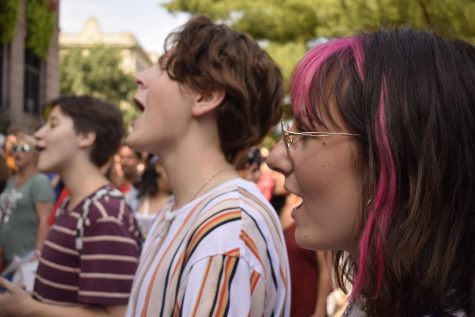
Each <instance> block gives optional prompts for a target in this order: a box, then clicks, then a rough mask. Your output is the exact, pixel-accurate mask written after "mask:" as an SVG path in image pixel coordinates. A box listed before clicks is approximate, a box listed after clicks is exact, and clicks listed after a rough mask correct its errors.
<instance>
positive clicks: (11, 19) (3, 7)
mask: <svg viewBox="0 0 475 317" xmlns="http://www.w3.org/2000/svg"><path fill="white" fill-rule="evenodd" d="M19 8H20V1H19V0H2V1H1V2H0V44H6V43H9V42H10V41H11V40H12V39H13V36H14V35H15V26H16V22H17V18H18V11H19Z"/></svg>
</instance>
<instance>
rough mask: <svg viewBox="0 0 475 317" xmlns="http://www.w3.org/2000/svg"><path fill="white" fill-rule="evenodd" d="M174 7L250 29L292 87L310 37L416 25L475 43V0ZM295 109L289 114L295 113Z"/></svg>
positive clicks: (320, 0) (228, 2) (183, 1)
mask: <svg viewBox="0 0 475 317" xmlns="http://www.w3.org/2000/svg"><path fill="white" fill-rule="evenodd" d="M162 5H163V6H164V7H165V8H167V9H168V10H169V11H170V12H178V11H182V12H188V13H191V14H205V15H208V16H209V17H210V18H212V19H213V20H216V21H224V22H225V23H227V24H229V25H230V26H231V27H232V28H234V29H236V30H239V31H242V32H246V33H249V34H250V35H252V36H253V37H254V38H256V39H258V40H263V41H262V42H263V43H266V45H263V46H264V47H265V49H266V50H267V51H268V52H269V54H270V55H271V56H272V57H273V58H274V60H275V61H276V63H277V64H278V65H279V66H280V67H281V69H282V74H283V75H284V79H285V81H286V91H287V92H288V89H289V87H288V86H289V85H288V83H289V81H290V77H291V74H292V71H293V69H294V67H295V65H296V64H297V62H298V60H299V59H300V58H301V57H302V56H303V55H304V53H305V51H306V50H307V49H308V43H309V41H312V40H315V39H319V38H332V37H339V36H344V35H350V34H355V33H357V32H361V31H372V30H376V29H378V28H381V27H401V26H411V27H414V28H419V29H422V28H423V29H432V30H434V31H435V32H436V33H438V34H440V35H442V36H448V37H456V38H460V39H464V40H466V41H469V42H472V43H475V0H239V1H236V0H170V1H167V2H166V3H164V4H162ZM289 112H290V111H289V108H288V107H286V108H285V109H284V116H285V117H287V116H289V115H290V114H289Z"/></svg>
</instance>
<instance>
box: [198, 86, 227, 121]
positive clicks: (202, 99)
mask: <svg viewBox="0 0 475 317" xmlns="http://www.w3.org/2000/svg"><path fill="white" fill-rule="evenodd" d="M225 95H226V94H225V92H224V90H222V89H220V90H215V91H212V92H209V93H206V94H199V95H197V97H196V101H195V104H194V105H193V109H192V113H193V116H197V117H199V116H202V115H205V114H207V113H210V112H213V111H214V110H215V109H217V108H218V107H219V105H220V104H221V102H223V100H224V97H225Z"/></svg>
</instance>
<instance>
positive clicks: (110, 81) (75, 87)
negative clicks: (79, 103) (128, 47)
mask: <svg viewBox="0 0 475 317" xmlns="http://www.w3.org/2000/svg"><path fill="white" fill-rule="evenodd" d="M60 63H61V93H62V94H75V95H86V94H87V95H92V96H95V97H97V98H101V99H103V100H106V101H108V102H112V103H114V104H117V105H119V106H120V108H121V110H122V112H123V114H124V121H125V122H126V124H129V123H130V122H131V121H132V120H133V118H134V117H135V116H136V114H137V111H136V110H135V108H134V107H132V106H131V101H132V98H133V93H134V91H135V81H134V77H133V76H132V75H130V74H128V73H125V72H124V71H123V70H122V69H121V68H120V63H121V52H120V49H118V48H114V47H106V46H103V45H97V46H94V47H92V48H91V49H87V50H86V49H82V48H72V49H69V50H67V51H65V52H62V54H61V56H60Z"/></svg>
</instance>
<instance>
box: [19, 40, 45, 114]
mask: <svg viewBox="0 0 475 317" xmlns="http://www.w3.org/2000/svg"><path fill="white" fill-rule="evenodd" d="M40 65H41V61H40V59H39V57H37V56H36V55H35V54H33V52H32V51H31V50H29V49H26V50H25V85H24V90H23V100H24V103H23V111H24V112H26V113H32V114H39V112H40V107H39V105H40V100H39V99H40Z"/></svg>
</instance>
